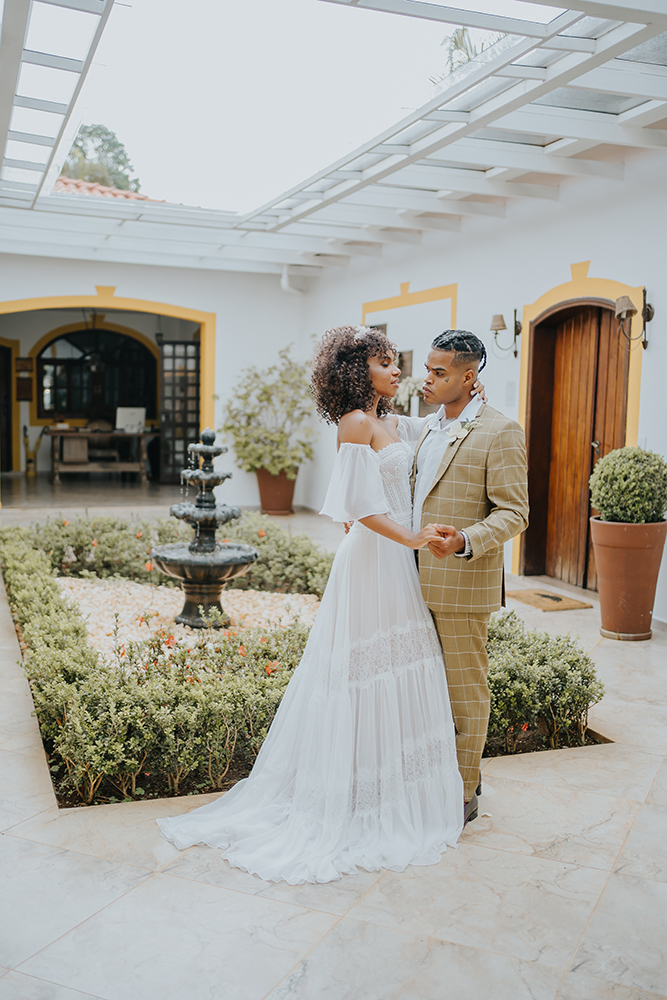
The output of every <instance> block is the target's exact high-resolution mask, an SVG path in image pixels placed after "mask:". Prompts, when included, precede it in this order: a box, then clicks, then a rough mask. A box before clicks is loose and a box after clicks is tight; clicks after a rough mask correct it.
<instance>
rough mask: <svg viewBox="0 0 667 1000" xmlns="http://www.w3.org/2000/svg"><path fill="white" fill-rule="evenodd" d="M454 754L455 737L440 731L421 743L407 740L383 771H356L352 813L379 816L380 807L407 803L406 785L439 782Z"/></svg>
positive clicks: (424, 737) (424, 738)
mask: <svg viewBox="0 0 667 1000" xmlns="http://www.w3.org/2000/svg"><path fill="white" fill-rule="evenodd" d="M455 752H456V748H455V743H454V738H453V736H450V738H447V735H446V734H445V732H444V730H443V729H439V730H438V731H436V732H432V733H426V734H425V735H424V736H422V737H421V738H420V739H418V740H413V739H408V740H405V741H404V743H403V744H402V746H401V747H400V751H399V749H398V748H397V752H396V756H395V758H394V760H393V761H391V762H390V763H389V764H385V765H384V766H383V767H380V768H367V767H357V769H356V771H355V775H354V780H353V784H352V810H353V812H354V813H355V814H359V813H374V814H376V815H377V813H378V812H379V810H380V808H381V806H384V807H386V806H387V804H388V803H389V804H392V803H394V802H399V801H403V800H404V799H405V786H406V785H418V784H420V783H421V782H430V781H434V780H436V781H439V780H440V778H441V774H442V770H443V769H444V768H446V767H447V765H448V764H449V763H450V762H451V760H452V758H453V756H454V754H455Z"/></svg>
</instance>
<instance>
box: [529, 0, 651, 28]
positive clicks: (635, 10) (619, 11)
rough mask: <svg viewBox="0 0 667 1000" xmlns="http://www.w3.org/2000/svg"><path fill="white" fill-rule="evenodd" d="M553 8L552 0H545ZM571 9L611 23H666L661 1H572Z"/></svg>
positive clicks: (535, 1) (539, 0) (539, 1)
mask: <svg viewBox="0 0 667 1000" xmlns="http://www.w3.org/2000/svg"><path fill="white" fill-rule="evenodd" d="M526 2H527V3H533V4H539V5H540V6H541V5H543V4H544V0H526ZM547 3H548V4H549V5H553V6H555V4H554V3H553V0H547ZM573 7H574V9H576V10H579V11H581V12H582V13H583V14H589V15H590V16H591V17H599V18H611V19H612V20H613V21H637V22H639V23H642V24H663V23H665V22H667V10H666V9H665V4H664V2H663V0H574V3H573Z"/></svg>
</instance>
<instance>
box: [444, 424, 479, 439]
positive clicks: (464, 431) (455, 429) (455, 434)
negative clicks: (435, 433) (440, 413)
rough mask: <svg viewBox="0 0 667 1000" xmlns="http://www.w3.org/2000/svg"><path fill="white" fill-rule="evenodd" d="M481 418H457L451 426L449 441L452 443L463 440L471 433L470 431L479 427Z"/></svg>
mask: <svg viewBox="0 0 667 1000" xmlns="http://www.w3.org/2000/svg"><path fill="white" fill-rule="evenodd" d="M478 423H479V420H477V419H475V420H455V421H454V423H453V424H451V426H450V428H449V443H450V445H453V444H456V442H457V441H461V440H462V439H463V438H464V437H467V435H468V434H470V431H472V430H474V429H475V427H477V425H478Z"/></svg>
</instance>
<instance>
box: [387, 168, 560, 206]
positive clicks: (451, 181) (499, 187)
mask: <svg viewBox="0 0 667 1000" xmlns="http://www.w3.org/2000/svg"><path fill="white" fill-rule="evenodd" d="M380 183H382V182H380ZM389 183H390V184H392V185H398V186H400V185H402V184H405V186H406V187H417V188H418V187H423V188H425V189H426V190H431V191H439V190H442V189H448V190H451V191H456V192H465V193H466V194H481V195H494V196H495V197H498V198H542V199H548V200H550V201H555V200H557V199H558V187H557V186H555V185H554V186H552V185H546V184H514V183H509V182H505V181H494V180H487V179H486V177H485V174H484V171H483V170H463V169H461V170H459V169H457V168H456V167H437V166H433V167H431V166H423V165H422V164H419V163H417V164H413V165H411V166H409V167H405V169H404V170H400V171H399V172H398V173H396V174H392V175H391V179H390V181H389Z"/></svg>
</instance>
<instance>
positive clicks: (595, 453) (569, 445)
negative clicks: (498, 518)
mask: <svg viewBox="0 0 667 1000" xmlns="http://www.w3.org/2000/svg"><path fill="white" fill-rule="evenodd" d="M622 341H623V338H622V337H620V336H619V331H618V324H617V321H616V319H615V317H614V312H613V307H612V304H611V303H610V302H605V301H600V300H586V301H583V302H582V301H579V302H570V303H562V305H560V306H558V307H556V308H555V309H553V310H550V311H549V313H547V314H545V315H543V316H541V317H540V318H539V319H538V320H537V321H536V322H535V323H533V324H531V331H530V360H529V376H528V409H527V424H526V433H527V444H528V485H529V491H530V508H531V509H530V516H531V523H530V527H529V528H528V530H527V531H526V533H525V535H524V539H523V552H522V557H523V558H522V563H523V572H524V573H525V574H526V575H539V574H546V575H547V576H550V577H553V578H554V579H557V580H563V581H565V582H566V583H572V584H575V585H576V586H578V587H586V588H588V589H589V590H596V589H597V577H596V572H595V561H594V557H593V548H592V545H591V544H590V537H589V517H590V514H591V510H590V504H589V489H588V479H589V477H590V474H591V471H592V469H593V466H594V464H595V462H596V461H597V460H598V459H599V458H601V457H602V456H603V455H606V454H607V452H609V451H612V449H614V448H621V447H623V445H624V444H625V428H626V416H627V396H628V368H629V359H630V355H629V352H628V349H627V343H626V342H622Z"/></svg>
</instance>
